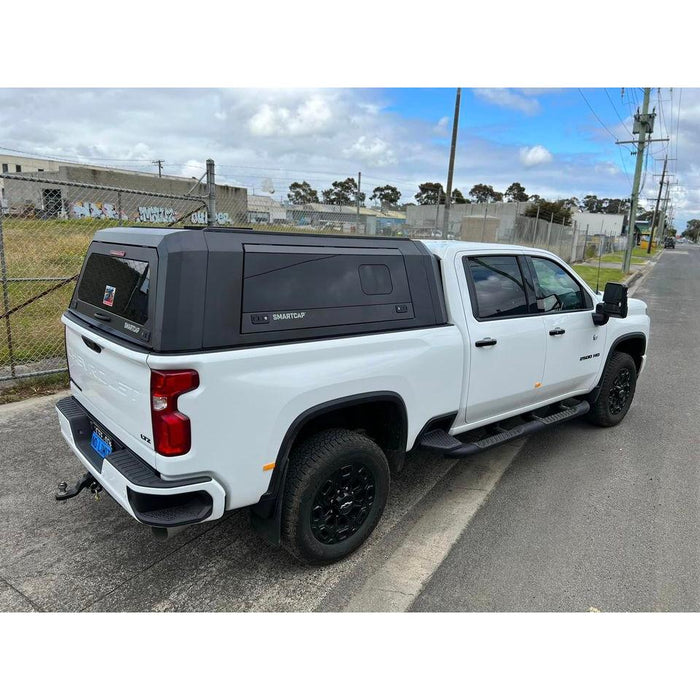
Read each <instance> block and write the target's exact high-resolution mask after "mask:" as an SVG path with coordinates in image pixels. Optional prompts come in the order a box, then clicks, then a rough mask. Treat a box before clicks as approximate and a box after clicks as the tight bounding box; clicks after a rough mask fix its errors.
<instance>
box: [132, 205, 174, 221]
mask: <svg viewBox="0 0 700 700" xmlns="http://www.w3.org/2000/svg"><path fill="white" fill-rule="evenodd" d="M138 211H139V215H138V218H137V221H140V222H142V223H148V224H172V223H173V222H174V221H175V220H176V219H177V214H176V213H175V210H174V209H171V208H170V207H139V209H138Z"/></svg>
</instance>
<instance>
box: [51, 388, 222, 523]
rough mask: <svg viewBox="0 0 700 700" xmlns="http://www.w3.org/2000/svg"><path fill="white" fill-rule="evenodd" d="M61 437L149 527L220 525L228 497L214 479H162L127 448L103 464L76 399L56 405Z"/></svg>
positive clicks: (204, 477)
mask: <svg viewBox="0 0 700 700" xmlns="http://www.w3.org/2000/svg"><path fill="white" fill-rule="evenodd" d="M56 412H57V413H58V420H59V423H60V425H61V434H62V435H63V438H64V439H65V441H66V442H67V443H68V445H69V447H70V448H71V449H72V450H73V452H74V454H75V456H76V457H77V458H78V459H79V460H80V462H81V463H82V465H83V467H85V469H86V470H87V471H88V472H90V474H92V476H94V477H95V479H96V480H97V481H98V482H99V483H100V485H101V486H102V488H104V490H105V491H107V493H109V495H110V496H112V498H114V500H115V501H117V503H119V505H121V506H122V508H124V510H125V511H126V512H127V513H129V514H130V515H131V516H132V517H134V518H135V519H136V520H138V521H139V522H141V523H144V524H145V525H151V526H153V527H166V528H167V527H180V526H182V525H191V524H193V523H201V522H206V521H208V520H216V519H217V518H220V517H221V516H222V515H223V513H224V503H225V498H226V494H225V492H224V489H223V487H222V486H221V484H219V483H218V482H216V481H215V480H214V479H212V478H211V477H209V476H193V477H188V478H179V479H176V480H166V479H163V478H162V477H161V476H160V474H158V472H156V471H155V470H154V469H153V468H152V467H150V466H148V465H147V464H146V463H145V462H144V461H143V460H142V459H141V458H139V457H137V456H136V454H134V452H132V451H131V450H129V449H128V448H127V447H120V448H119V449H115V451H114V452H112V454H110V455H109V456H107V457H106V458H104V459H102V458H101V457H100V456H99V455H98V454H97V452H95V451H94V450H93V449H92V447H91V446H90V437H91V434H92V427H91V422H94V419H93V418H92V416H90V414H89V413H88V412H87V411H86V410H85V409H84V408H83V406H82V405H81V404H80V403H79V402H78V401H77V400H76V399H75V398H73V397H72V396H70V397H67V398H65V399H61V400H60V401H59V402H58V403H57V404H56Z"/></svg>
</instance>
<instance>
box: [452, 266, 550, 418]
mask: <svg viewBox="0 0 700 700" xmlns="http://www.w3.org/2000/svg"><path fill="white" fill-rule="evenodd" d="M524 264H525V263H524V262H522V260H521V259H520V256H516V255H479V256H473V255H468V254H466V255H464V256H462V257H458V258H457V266H458V269H457V277H458V279H459V280H460V286H461V287H462V285H463V287H462V292H463V293H462V299H463V302H464V313H465V317H466V322H467V330H468V333H469V348H468V353H469V356H470V363H469V365H470V367H469V375H468V381H469V386H468V389H467V405H466V420H467V422H468V423H475V422H477V421H485V420H487V419H491V418H497V417H498V416H500V415H502V414H504V413H508V412H511V411H518V410H520V409H524V408H526V407H527V406H530V405H532V404H534V403H536V402H537V401H539V400H540V394H539V393H538V392H539V385H540V384H541V382H542V377H543V374H544V365H545V351H546V338H547V336H546V334H545V331H544V321H543V318H542V315H541V314H537V313H536V306H535V303H534V296H533V294H532V290H531V289H527V287H526V283H527V281H528V280H530V278H529V277H526V276H525V275H524V274H523V269H522V267H523V265H524ZM460 268H462V269H460Z"/></svg>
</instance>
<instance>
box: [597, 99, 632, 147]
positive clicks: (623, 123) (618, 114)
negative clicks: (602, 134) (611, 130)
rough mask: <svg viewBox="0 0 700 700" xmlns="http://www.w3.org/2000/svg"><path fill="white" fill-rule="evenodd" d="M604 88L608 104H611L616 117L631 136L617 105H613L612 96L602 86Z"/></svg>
mask: <svg viewBox="0 0 700 700" xmlns="http://www.w3.org/2000/svg"><path fill="white" fill-rule="evenodd" d="M603 89H604V90H605V94H606V95H607V97H608V100H609V101H610V104H611V105H612V108H613V109H614V110H615V114H617V118H618V119H619V120H620V124H622V126H624V127H625V129H626V130H627V133H628V134H629V135H630V136H632V132H631V131H630V130H629V127H628V126H627V125H626V124H625V120H624V119H623V118H622V117H621V116H620V113H619V112H618V111H617V107H615V103H614V102H613V101H612V98H611V97H610V93H609V92H608V88H603Z"/></svg>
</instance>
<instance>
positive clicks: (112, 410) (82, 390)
mask: <svg viewBox="0 0 700 700" xmlns="http://www.w3.org/2000/svg"><path fill="white" fill-rule="evenodd" d="M62 321H63V323H64V325H65V326H66V354H67V356H68V370H69V373H70V378H71V391H72V393H73V396H75V398H76V399H77V400H78V401H79V402H80V403H81V404H82V405H83V407H84V408H85V409H86V410H87V411H88V412H89V413H91V414H92V415H93V416H94V417H95V418H96V419H97V420H98V421H99V422H100V423H102V425H103V426H104V427H105V428H106V429H107V430H108V431H109V432H111V433H112V434H113V435H114V437H116V438H117V439H118V440H120V441H121V442H123V443H124V444H125V445H126V446H127V447H129V448H131V449H132V450H134V452H136V453H137V454H139V455H140V456H141V457H142V458H143V459H144V460H146V461H147V462H149V463H151V464H153V462H154V456H155V453H154V451H153V448H152V445H153V434H152V427H151V410H150V387H151V372H150V369H149V367H148V364H147V358H148V353H147V352H137V351H134V350H130V349H128V348H125V347H123V346H121V345H119V344H117V343H115V342H114V341H113V340H110V339H109V338H107V337H105V336H104V335H101V334H98V333H95V332H92V331H89V330H87V329H85V328H83V327H81V326H79V325H78V324H76V323H74V322H73V321H71V320H70V319H69V318H67V317H66V316H65V315H64V316H63V318H62Z"/></svg>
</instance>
